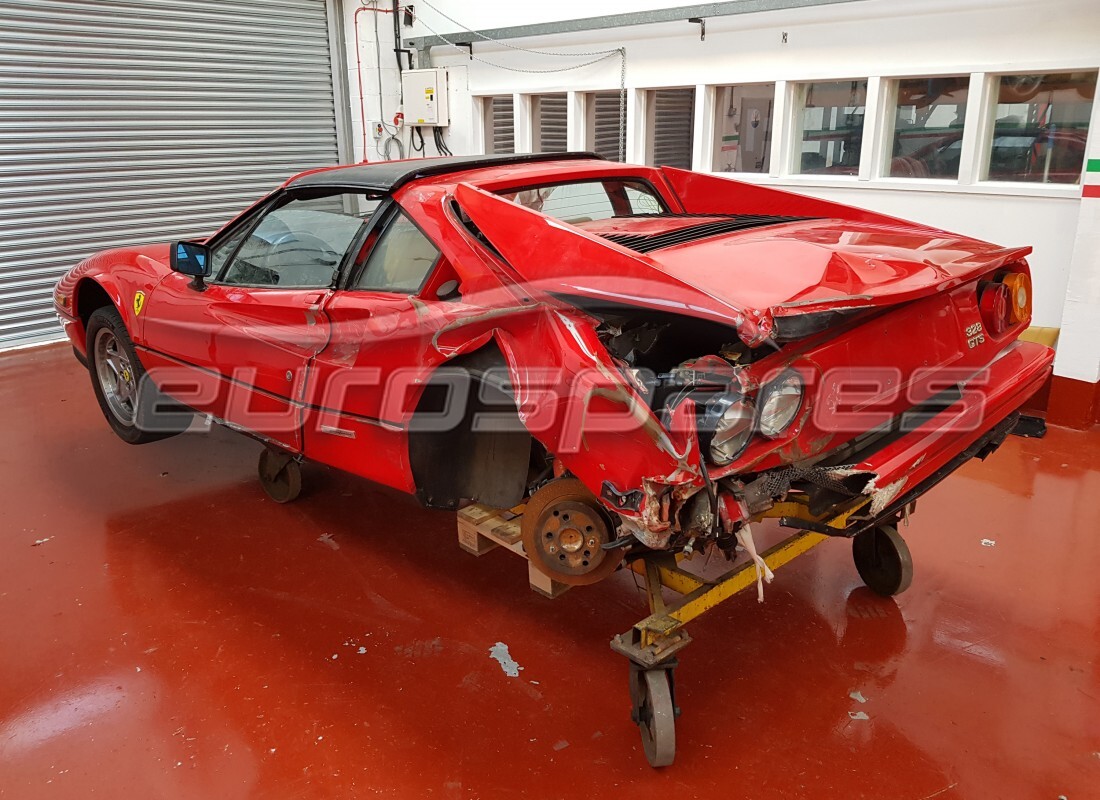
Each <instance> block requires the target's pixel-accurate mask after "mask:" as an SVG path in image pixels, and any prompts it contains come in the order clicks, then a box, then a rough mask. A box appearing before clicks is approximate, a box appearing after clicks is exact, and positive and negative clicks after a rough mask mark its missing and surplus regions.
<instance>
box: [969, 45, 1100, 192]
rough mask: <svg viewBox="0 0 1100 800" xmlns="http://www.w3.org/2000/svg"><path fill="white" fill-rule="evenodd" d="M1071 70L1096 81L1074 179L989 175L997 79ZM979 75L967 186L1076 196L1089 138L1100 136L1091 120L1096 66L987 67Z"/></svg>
mask: <svg viewBox="0 0 1100 800" xmlns="http://www.w3.org/2000/svg"><path fill="white" fill-rule="evenodd" d="M1075 72H1086V73H1093V74H1095V75H1096V82H1095V83H1094V84H1093V97H1092V100H1091V101H1090V102H1091V104H1092V108H1091V109H1090V111H1089V121H1088V127H1087V128H1086V130H1085V143H1084V155H1083V157H1082V160H1081V171H1080V173H1079V175H1078V178H1077V180H1076V181H1073V182H1062V181H1031V180H1026V179H1025V180H1012V179H1000V178H990V177H989V171H990V167H991V166H992V157H993V144H994V141H995V139H996V136H997V130H996V122H997V106H998V105H1000V99H999V97H1000V87H1001V79H1002V78H1006V77H1011V76H1014V75H1038V74H1041V75H1043V76H1044V78H1045V77H1046V76H1048V75H1070V74H1072V73H1075ZM982 78H983V82H984V86H983V89H984V98H983V101H984V104H983V107H982V109H981V117H982V125H981V132H980V134H979V138H978V141H977V143H976V147H975V151H974V164H973V175H974V180H973V183H972V184H971V185H972V186H980V187H982V188H985V189H987V190H988V191H990V192H997V193H999V194H1009V195H1013V196H1027V195H1030V196H1064V195H1078V196H1079V193H1080V190H1081V187H1082V186H1083V185H1084V181H1085V173H1086V171H1087V167H1088V161H1089V143H1090V141H1091V137H1092V136H1098V135H1100V129H1097V130H1094V129H1093V126H1092V122H1093V121H1094V120H1098V119H1100V114H1098V109H1100V106H1098V103H1097V100H1098V98H1097V97H1096V89H1100V66H1097V65H1092V66H1084V67H1074V66H1069V67H1065V66H1037V67H1033V68H1030V69H1020V68H1013V69H1006V70H995V69H990V70H986V71H985V72H983V73H982ZM1025 102H1026V101H1025ZM998 190H1000V191H998Z"/></svg>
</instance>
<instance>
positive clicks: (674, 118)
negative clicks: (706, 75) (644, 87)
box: [650, 89, 695, 169]
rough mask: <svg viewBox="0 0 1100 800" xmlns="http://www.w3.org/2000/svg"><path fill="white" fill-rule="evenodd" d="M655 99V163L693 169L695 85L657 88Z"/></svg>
mask: <svg viewBox="0 0 1100 800" xmlns="http://www.w3.org/2000/svg"><path fill="white" fill-rule="evenodd" d="M651 97H652V102H653V151H652V152H653V156H652V159H651V161H650V163H651V164H653V165H656V166H662V167H679V168H680V169H691V150H692V128H693V126H694V124H695V90H694V89H657V90H656V91H654V92H652V94H651Z"/></svg>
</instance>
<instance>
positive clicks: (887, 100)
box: [864, 72, 983, 186]
mask: <svg viewBox="0 0 1100 800" xmlns="http://www.w3.org/2000/svg"><path fill="white" fill-rule="evenodd" d="M937 78H942V79H963V80H964V82H965V90H966V101H965V105H966V111H965V113H964V114H963V120H962V125H961V127H960V128H959V130H958V133H959V138H958V142H959V147H960V154H959V170H958V172H957V173H956V174H955V175H954V176H953V177H950V176H932V175H929V176H928V177H913V176H907V175H891V174H890V168H891V162H892V160H893V155H892V153H893V145H894V137H895V135H896V134H897V122H896V118H895V115H896V113H897V109H898V102H899V100H900V93H901V84H902V82H903V81H912V80H935V79H937ZM881 81H882V82H883V84H884V85H885V86H884V91H883V92H882V109H881V113H880V114H879V117H880V119H879V120H877V121H874V122H876V125H875V131H874V135H875V136H877V137H878V142H877V145H876V147H875V153H874V155H875V158H874V160H873V162H872V172H871V175H870V178H871V179H872V180H876V181H880V180H885V181H920V182H927V181H931V182H932V183H933V184H942V185H943V186H959V185H961V184H963V183H964V175H965V173H966V170H965V169H964V167H965V160H966V159H965V153H966V152H967V150H966V148H967V147H968V145H970V142H971V140H972V139H973V138H974V136H975V129H976V128H978V127H980V123H978V122H977V121H976V117H975V111H977V112H978V113H980V112H981V104H982V102H983V100H982V97H981V95H982V93H981V92H980V91H975V86H974V81H973V74H971V73H965V72H954V73H939V72H933V73H929V74H927V75H891V76H884V77H882V78H881ZM868 103H870V100H869V99H868ZM972 106H974V108H972ZM864 134H865V135H866V126H865V127H864Z"/></svg>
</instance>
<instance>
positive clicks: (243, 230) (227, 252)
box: [210, 221, 252, 276]
mask: <svg viewBox="0 0 1100 800" xmlns="http://www.w3.org/2000/svg"><path fill="white" fill-rule="evenodd" d="M251 227H252V222H251V221H249V222H245V223H244V224H243V225H241V226H240V227H239V228H237V230H235V231H233V233H231V234H230V235H229V237H228V238H227V239H225V240H223V241H222V243H221V244H219V245H218V246H217V247H215V248H214V249H213V250H211V251H210V274H211V275H214V276H218V275H220V274H221V272H222V267H224V266H225V262H226V261H228V260H229V257H230V256H231V255H233V251H234V250H236V249H237V246H238V245H239V244H240V243H241V242H243V241H244V237H245V236H246V235H247V234H248V230H249V228H251Z"/></svg>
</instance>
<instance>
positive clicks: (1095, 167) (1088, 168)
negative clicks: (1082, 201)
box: [1081, 158, 1100, 197]
mask: <svg viewBox="0 0 1100 800" xmlns="http://www.w3.org/2000/svg"><path fill="white" fill-rule="evenodd" d="M1081 196H1082V197H1100V158H1090V159H1089V160H1088V161H1086V162H1085V184H1084V186H1082V187H1081Z"/></svg>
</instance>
